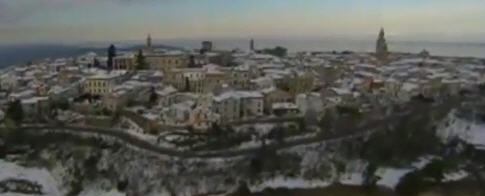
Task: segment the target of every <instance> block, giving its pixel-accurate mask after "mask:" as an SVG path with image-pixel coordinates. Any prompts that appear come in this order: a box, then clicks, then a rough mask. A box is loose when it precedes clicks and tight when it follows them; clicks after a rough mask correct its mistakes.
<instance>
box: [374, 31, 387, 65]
mask: <svg viewBox="0 0 485 196" xmlns="http://www.w3.org/2000/svg"><path fill="white" fill-rule="evenodd" d="M388 56H389V51H388V48H387V42H386V38H385V34H384V29H383V28H381V31H380V32H379V37H378V38H377V44H376V58H377V59H378V60H379V61H381V62H383V61H387V57H388Z"/></svg>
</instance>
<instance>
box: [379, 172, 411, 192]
mask: <svg viewBox="0 0 485 196" xmlns="http://www.w3.org/2000/svg"><path fill="white" fill-rule="evenodd" d="M412 171H413V169H397V168H379V169H378V170H377V172H376V175H377V176H379V177H381V179H380V180H379V181H377V184H378V185H381V186H385V187H389V188H392V189H394V188H395V187H396V186H397V184H398V183H399V180H400V179H401V178H402V177H403V176H404V175H406V174H407V173H409V172H412Z"/></svg>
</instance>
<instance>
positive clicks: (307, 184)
mask: <svg viewBox="0 0 485 196" xmlns="http://www.w3.org/2000/svg"><path fill="white" fill-rule="evenodd" d="M330 184H331V183H330V182H328V181H321V180H305V179H303V178H286V177H283V176H277V177H274V178H271V179H267V180H265V181H264V182H262V183H260V184H258V185H256V186H251V187H250V189H251V191H253V192H259V191H262V190H264V189H265V188H281V187H284V188H288V189H294V188H317V187H326V186H329V185H330Z"/></svg>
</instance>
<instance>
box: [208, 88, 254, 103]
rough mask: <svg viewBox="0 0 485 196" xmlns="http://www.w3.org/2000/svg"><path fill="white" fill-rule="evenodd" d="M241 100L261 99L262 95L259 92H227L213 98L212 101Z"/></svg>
mask: <svg viewBox="0 0 485 196" xmlns="http://www.w3.org/2000/svg"><path fill="white" fill-rule="evenodd" d="M229 98H233V99H241V98H263V94H261V92H259V91H228V92H225V93H222V94H220V95H219V96H215V97H214V101H217V102H219V101H222V100H225V99H229Z"/></svg>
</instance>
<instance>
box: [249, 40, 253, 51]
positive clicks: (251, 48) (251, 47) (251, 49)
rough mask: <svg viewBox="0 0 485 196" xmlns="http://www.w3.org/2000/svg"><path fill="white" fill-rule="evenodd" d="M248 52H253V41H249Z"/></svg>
mask: <svg viewBox="0 0 485 196" xmlns="http://www.w3.org/2000/svg"><path fill="white" fill-rule="evenodd" d="M249 50H250V51H254V40H253V39H251V41H249Z"/></svg>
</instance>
